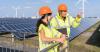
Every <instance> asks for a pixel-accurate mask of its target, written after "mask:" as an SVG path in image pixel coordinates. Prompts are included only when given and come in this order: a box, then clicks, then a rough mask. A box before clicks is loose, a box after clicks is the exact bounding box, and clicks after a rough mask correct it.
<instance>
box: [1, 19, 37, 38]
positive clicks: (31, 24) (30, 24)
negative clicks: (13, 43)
mask: <svg viewBox="0 0 100 52" xmlns="http://www.w3.org/2000/svg"><path fill="white" fill-rule="evenodd" d="M36 22H37V19H30V18H1V19H0V32H11V33H13V34H14V36H15V37H16V38H19V39H23V38H24V36H25V37H27V36H30V35H33V34H36ZM23 33H30V34H25V35H23Z"/></svg>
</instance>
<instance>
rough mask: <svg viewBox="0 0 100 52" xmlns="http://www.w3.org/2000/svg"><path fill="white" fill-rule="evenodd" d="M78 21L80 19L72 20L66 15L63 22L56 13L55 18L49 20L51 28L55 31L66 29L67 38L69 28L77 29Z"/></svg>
mask: <svg viewBox="0 0 100 52" xmlns="http://www.w3.org/2000/svg"><path fill="white" fill-rule="evenodd" d="M80 20H81V18H80V19H78V18H77V17H76V18H73V17H72V16H71V15H69V14H67V15H66V19H65V21H63V20H62V17H60V16H59V14H58V13H57V16H56V17H54V18H52V19H51V21H50V25H51V26H52V28H55V29H59V28H67V34H68V37H69V35H70V27H71V26H72V27H74V28H76V27H78V26H79V24H80V23H79V22H80Z"/></svg>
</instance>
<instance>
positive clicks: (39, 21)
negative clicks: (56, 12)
mask: <svg viewBox="0 0 100 52" xmlns="http://www.w3.org/2000/svg"><path fill="white" fill-rule="evenodd" d="M50 15H52V13H47V14H44V15H43V16H42V17H41V18H40V19H39V20H38V22H37V29H36V32H38V29H39V26H40V24H43V25H45V26H48V25H47V24H46V23H44V22H43V21H42V19H44V18H45V17H46V16H50Z"/></svg>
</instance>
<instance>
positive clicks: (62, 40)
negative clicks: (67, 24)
mask: <svg viewBox="0 0 100 52" xmlns="http://www.w3.org/2000/svg"><path fill="white" fill-rule="evenodd" d="M65 40H66V36H65V35H63V36H62V37H61V38H59V39H57V41H58V42H61V43H64V41H65Z"/></svg>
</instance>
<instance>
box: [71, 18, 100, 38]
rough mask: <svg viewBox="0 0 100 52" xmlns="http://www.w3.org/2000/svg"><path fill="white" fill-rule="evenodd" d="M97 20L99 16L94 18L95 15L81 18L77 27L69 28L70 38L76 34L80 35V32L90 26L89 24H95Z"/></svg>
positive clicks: (99, 19)
mask: <svg viewBox="0 0 100 52" xmlns="http://www.w3.org/2000/svg"><path fill="white" fill-rule="evenodd" d="M99 21H100V18H99V17H98V18H96V17H86V18H83V19H82V21H81V23H80V26H79V27H77V28H71V36H70V40H72V39H73V38H75V37H77V36H78V35H80V33H82V32H84V31H86V30H87V29H88V28H90V27H91V26H93V25H94V24H96V23H97V22H99Z"/></svg>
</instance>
